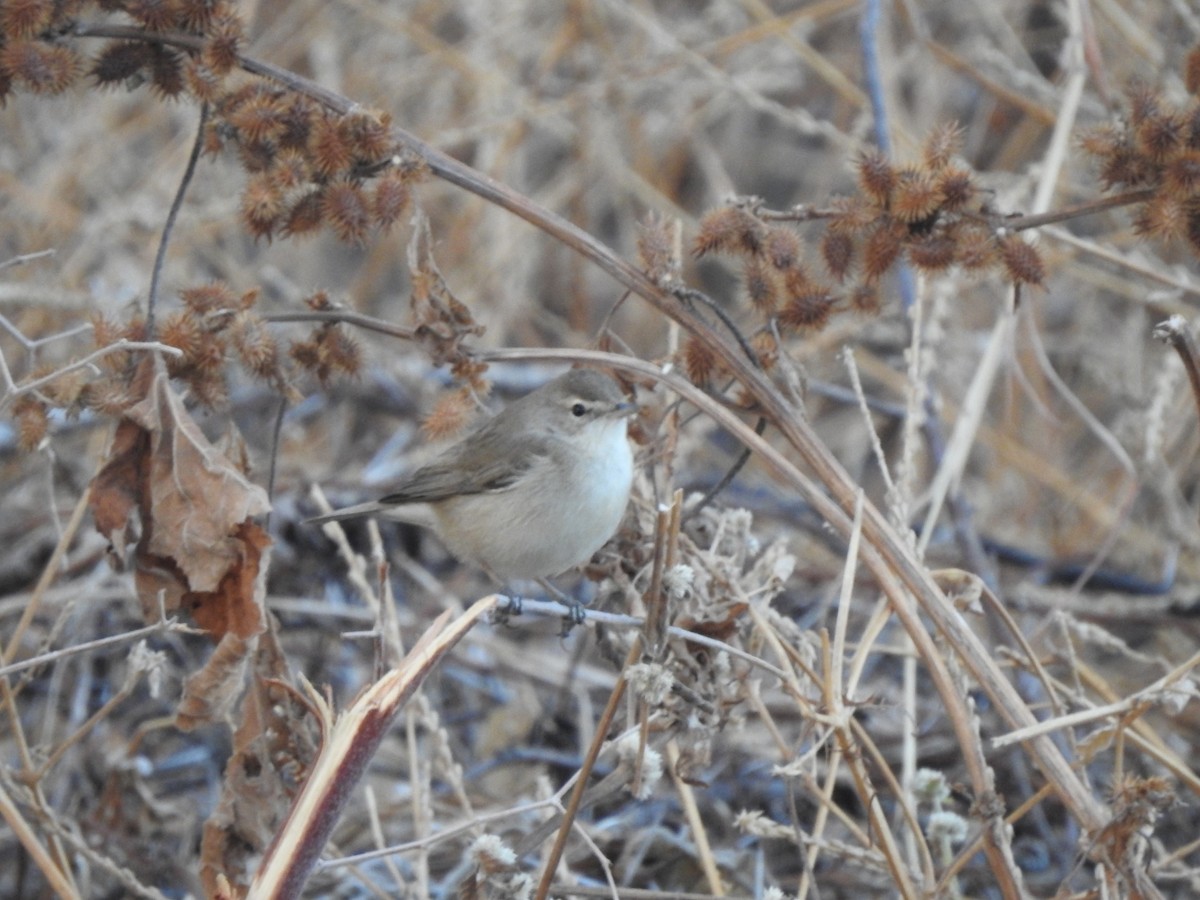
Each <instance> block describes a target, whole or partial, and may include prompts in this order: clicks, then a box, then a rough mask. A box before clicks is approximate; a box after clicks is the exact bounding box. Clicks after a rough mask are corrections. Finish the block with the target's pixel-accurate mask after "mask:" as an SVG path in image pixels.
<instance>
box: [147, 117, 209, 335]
mask: <svg viewBox="0 0 1200 900" xmlns="http://www.w3.org/2000/svg"><path fill="white" fill-rule="evenodd" d="M207 121H208V104H207V103H201V104H200V124H199V125H198V126H197V128H196V140H195V141H193V142H192V152H191V154H190V155H189V156H188V161H187V166H186V168H184V170H183V177H182V178H181V179H180V180H179V189H178V190H177V191H175V199H174V200H172V201H171V209H170V210H169V211H168V212H167V221H166V222H164V223H163V231H162V237H161V238H160V239H159V241H158V252H157V253H155V254H154V268H153V269H151V270H150V295H149V297H147V298H146V336H147V337H149V338H153V337H154V311H155V309H156V308H157V306H158V283H159V279H160V278H161V277H162V269H163V263H164V262H165V261H166V258H167V246H168V245H169V244H170V243H171V232H172V231H173V230H174V229H175V219H176V218H178V216H179V210H180V208H181V207H182V206H183V198H184V195H186V194H187V189H188V186H189V185H190V184H191V183H192V176H193V175H195V174H196V162H197V160H199V159H200V150H201V149H202V148H203V147H204V126H205V123H207Z"/></svg>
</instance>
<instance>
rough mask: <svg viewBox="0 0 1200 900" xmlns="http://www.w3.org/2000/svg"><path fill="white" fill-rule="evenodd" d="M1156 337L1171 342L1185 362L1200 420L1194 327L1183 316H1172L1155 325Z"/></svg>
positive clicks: (1198, 354) (1198, 357)
mask: <svg viewBox="0 0 1200 900" xmlns="http://www.w3.org/2000/svg"><path fill="white" fill-rule="evenodd" d="M1153 334H1154V337H1156V338H1158V340H1160V341H1163V342H1164V343H1166V344H1170V345H1171V346H1172V347H1173V348H1175V352H1176V353H1178V354H1179V359H1180V360H1181V361H1182V362H1183V370H1184V371H1185V372H1187V376H1188V383H1189V384H1191V386H1192V399H1193V400H1194V401H1195V403H1196V421H1197V422H1200V351H1198V350H1197V348H1196V339H1195V337H1193V336H1192V329H1191V328H1190V327H1189V326H1188V323H1187V320H1186V319H1184V317H1183V316H1171V318H1169V319H1167V320H1166V321H1165V322H1159V323H1158V324H1157V325H1155V326H1154V331H1153Z"/></svg>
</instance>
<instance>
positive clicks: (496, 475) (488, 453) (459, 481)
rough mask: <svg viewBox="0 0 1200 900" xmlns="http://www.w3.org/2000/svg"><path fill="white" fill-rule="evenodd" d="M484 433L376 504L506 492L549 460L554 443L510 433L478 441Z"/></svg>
mask: <svg viewBox="0 0 1200 900" xmlns="http://www.w3.org/2000/svg"><path fill="white" fill-rule="evenodd" d="M486 431H487V429H485V432H486ZM485 432H480V434H479V435H477V437H476V439H474V440H472V439H467V440H466V441H465V442H463V443H461V444H457V445H455V446H454V447H452V448H450V449H449V450H448V451H446V452H445V453H443V454H442V455H441V456H439V457H437V459H434V460H433V461H431V462H429V463H427V464H426V465H424V466H422V467H421V468H419V469H417V470H416V471H415V472H413V473H412V474H411V475H409V476H408V477H407V478H405V479H404V481H403V482H401V483H400V484H399V485H397V487H396V490H395V491H393V492H392V493H390V494H388V495H387V496H386V497H382V498H381V499H380V500H379V503H380V504H382V505H384V506H389V505H394V504H401V503H435V502H437V501H438V500H445V499H447V498H448V497H455V496H460V495H463V494H488V493H496V492H498V491H505V490H508V489H510V488H512V487H513V486H514V485H516V484H517V483H519V482H520V481H521V480H522V479H523V478H524V477H525V476H526V475H528V474H529V471H530V469H532V468H533V467H534V466H535V465H536V464H537V463H538V461H539V460H541V459H544V458H545V457H547V456H550V455H551V454H552V452H553V446H554V444H555V439H554V438H552V437H549V436H548V437H546V438H545V439H542V440H534V439H532V438H531V436H529V435H525V434H511V433H510V434H508V435H498V436H493V437H492V439H491V440H481V439H480V438H483V437H485Z"/></svg>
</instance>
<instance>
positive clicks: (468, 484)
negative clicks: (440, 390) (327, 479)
mask: <svg viewBox="0 0 1200 900" xmlns="http://www.w3.org/2000/svg"><path fill="white" fill-rule="evenodd" d="M636 410H637V406H636V405H635V404H633V403H630V402H629V401H627V400H626V399H625V396H624V395H623V394H622V393H621V389H620V388H619V387H618V386H617V383H616V382H615V381H614V380H613V379H612V378H610V377H609V376H607V375H604V374H602V373H600V372H596V371H593V370H589V369H573V370H571V371H570V372H567V373H566V374H565V375H560V376H559V377H558V378H555V379H554V380H553V381H550V382H548V383H547V384H546V385H544V386H543V387H540V388H538V389H537V390H536V391H533V392H532V393H530V394H526V395H525V396H524V397H522V398H521V399H519V400H516V401H514V402H513V403H510V404H509V405H508V406H507V407H505V408H504V409H503V410H501V411H500V412H499V413H498V414H497V415H495V416H493V417H492V418H490V419H488V420H487V421H485V422H484V423H482V424H481V425H479V426H478V427H477V428H475V429H473V430H472V431H470V432H469V433H468V434H466V435H465V436H464V437H463V438H462V439H461V440H460V441H458V443H456V444H454V445H453V446H451V447H449V448H447V449H446V450H444V451H443V452H442V453H441V454H440V455H438V456H437V457H436V458H435V459H433V460H432V461H431V462H429V463H427V464H425V465H423V466H421V467H420V468H419V469H417V470H416V471H414V472H412V473H411V474H410V475H408V476H407V477H406V478H405V479H404V480H403V481H402V482H401V483H400V484H399V485H397V486H396V489H395V490H394V491H393V492H392V493H390V494H388V495H387V496H386V497H383V498H382V499H380V500H378V501H374V502H370V503H362V504H359V505H357V506H351V507H347V508H346V509H340V510H337V511H335V512H333V513H330V514H329V515H327V516H318V517H316V518H313V519H309V520H308V521H309V522H312V523H322V522H336V521H340V520H342V519H351V518H355V517H358V516H369V515H383V516H387V517H389V518H398V519H400V520H402V521H406V522H415V523H417V524H420V525H426V526H428V527H431V528H432V529H433V530H434V531H435V532H436V533H437V535H438V536H439V537H440V538H441V539H442V541H443V542H444V543H445V545H446V547H447V548H448V549H449V550H450V552H451V553H453V554H454V555H455V556H457V557H458V558H459V559H462V560H466V561H468V562H473V563H476V564H478V565H480V566H481V567H482V568H484V569H486V570H487V571H488V572H489V573H490V574H491V575H492V576H493V577H495V578H496V579H497V580H499V581H500V582H501V583H505V582H507V581H508V580H509V579H514V578H521V579H538V578H546V577H549V576H553V575H559V574H561V573H563V572H565V571H566V570H567V569H570V568H571V567H572V566H577V565H579V564H580V563H583V562H586V561H587V560H588V559H590V558H591V556H592V554H593V553H595V552H596V551H597V550H599V549H600V547H602V546H603V545H604V543H605V541H607V540H608V539H609V538H610V537H612V535H613V532H615V531H616V530H617V526H618V525H620V524H621V517H622V516H623V515H624V513H625V507H626V505H627V504H628V502H629V489H630V486H631V485H632V483H633V453H632V451H631V449H630V447H629V439H628V437H627V434H626V425H627V419H628V417H629V416H630V415H632V414H633V413H634V412H635V411H636Z"/></svg>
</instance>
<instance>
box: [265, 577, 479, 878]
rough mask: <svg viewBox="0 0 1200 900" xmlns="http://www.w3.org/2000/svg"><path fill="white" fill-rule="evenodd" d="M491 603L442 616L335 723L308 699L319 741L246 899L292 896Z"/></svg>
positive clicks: (316, 698)
mask: <svg viewBox="0 0 1200 900" xmlns="http://www.w3.org/2000/svg"><path fill="white" fill-rule="evenodd" d="M495 605H496V596H495V595H491V596H488V597H484V598H483V599H481V600H479V601H477V602H476V603H475V604H474V605H473V606H472V607H471V608H470V609H468V610H467V611H466V612H465V613H463V614H462V615H461V616H459V617H458V618H457V619H455V620H454V621H453V622H451V621H449V618H450V613H449V611H447V612H445V613H443V614H442V615H441V616H439V617H438V618H437V620H436V621H435V622H434V623H433V624H432V625H431V626H430V627H429V629H428V630H427V631H426V632H425V634H424V635H422V637H421V639H420V640H419V641H418V642H417V644H416V646H415V647H413V649H412V650H411V651H410V652H409V653H408V655H407V656H406V657H405V658H404V661H403V662H402V663H401V664H400V665H399V666H398V667H397V668H395V669H392V670H391V671H389V672H388V673H386V674H385V675H384V676H383V677H382V678H380V679H379V680H378V681H376V682H375V683H374V684H373V685H371V686H370V687H369V688H367V689H366V690H365V691H364V692H363V693H362V694H361V695H359V697H358V698H357V699H356V700H355V701H354V702H353V703H352V704H351V706H350V707H349V708H348V709H347V710H346V711H345V712H343V713H342V714H341V715H340V716H339V717H338V718H337V720H336V722H334V721H333V719H332V712H331V711H330V710H329V709H328V707H327V706H326V705H325V704H324V701H323V700H321V698H320V697H319V696H318V695H316V694H315V693H313V694H312V696H311V697H310V698H309V699H310V700H312V701H313V702H314V705H315V706H316V707H317V708H318V709H319V711H321V713H322V717H323V718H324V719H325V720H326V722H325V724H326V726H327V727H326V728H325V729H324V734H325V740H324V741H323V743H322V746H321V752H320V754H319V755H318V757H317V759H316V760H315V761H314V763H313V765H312V768H311V770H310V772H309V776H308V779H307V780H306V781H305V782H304V787H303V788H302V789H301V791H300V793H299V794H298V795H297V796H296V799H295V800H294V801H293V803H292V807H291V809H290V810H288V815H287V819H286V820H285V821H284V824H283V827H282V828H280V830H279V832H278V833H277V834H276V835H275V839H274V840H273V841H272V843H271V846H270V847H269V848H268V849H267V852H266V855H265V856H264V857H263V860H262V862H261V864H260V865H259V868H258V872H257V873H255V876H254V880H253V881H252V882H251V884H250V888H249V891H248V894H247V896H250V897H264V898H285V897H298V896H300V893H301V890H302V889H303V887H304V883H305V881H307V879H308V876H309V873H310V872H311V871H312V868H313V866H314V865H315V864H316V862H317V858H318V857H319V856H320V854H321V851H322V850H323V849H324V847H325V844H326V843H327V842H328V840H329V835H330V834H331V833H332V831H333V827H334V826H335V825H336V824H337V822H338V818H339V816H340V814H341V811H342V809H343V807H344V806H345V805H346V802H347V801H348V800H349V799H350V796H351V794H352V793H353V789H354V786H355V785H356V784H357V783H358V781H359V779H360V778H361V777H362V775H363V773H364V771H365V770H366V767H367V763H368V762H370V760H371V757H372V756H373V755H374V753H375V750H376V748H378V746H379V742H380V741H381V740H383V737H384V735H386V734H387V732H388V729H389V728H390V727H391V725H392V722H393V721H394V719H395V717H396V714H397V713H398V712H399V711H400V710H401V709H402V708H403V707H404V704H405V702H407V700H408V699H409V698H410V697H411V696H412V695H413V693H414V692H415V691H416V690H417V689H418V688H419V687H420V685H421V682H422V681H424V679H425V677H426V676H427V675H428V674H429V672H430V671H431V670H432V669H433V667H434V666H435V665H437V663H438V661H439V660H440V659H441V658H442V657H443V656H445V655H446V653H448V652H449V651H450V650H451V649H452V648H453V647H454V645H455V644H457V643H458V641H459V640H460V639H461V638H462V637H463V636H464V635H465V634H466V633H467V632H468V631H469V630H470V629H471V627H472V626H473V625H474V624H475V623H476V622H477V621H478V620H479V619H480V618H481V617H482V616H483V615H484V614H486V613H487V612H488V610H490V609H491V608H492V607H494V606H495Z"/></svg>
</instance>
